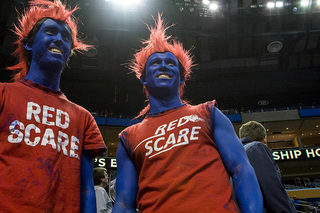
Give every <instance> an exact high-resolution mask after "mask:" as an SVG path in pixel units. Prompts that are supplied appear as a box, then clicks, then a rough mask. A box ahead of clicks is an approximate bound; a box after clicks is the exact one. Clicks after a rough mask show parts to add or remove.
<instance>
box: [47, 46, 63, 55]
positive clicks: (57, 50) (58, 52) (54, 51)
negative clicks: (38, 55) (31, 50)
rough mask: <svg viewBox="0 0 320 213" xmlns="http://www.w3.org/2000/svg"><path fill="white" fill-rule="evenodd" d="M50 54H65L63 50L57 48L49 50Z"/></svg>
mask: <svg viewBox="0 0 320 213" xmlns="http://www.w3.org/2000/svg"><path fill="white" fill-rule="evenodd" d="M49 51H50V52H53V53H56V54H63V52H62V50H60V49H57V48H54V47H53V48H50V49H49Z"/></svg>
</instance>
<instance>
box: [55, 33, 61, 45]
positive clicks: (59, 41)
mask: <svg viewBox="0 0 320 213" xmlns="http://www.w3.org/2000/svg"><path fill="white" fill-rule="evenodd" d="M54 43H55V44H57V45H62V36H61V34H60V33H57V34H56V36H55V40H54Z"/></svg>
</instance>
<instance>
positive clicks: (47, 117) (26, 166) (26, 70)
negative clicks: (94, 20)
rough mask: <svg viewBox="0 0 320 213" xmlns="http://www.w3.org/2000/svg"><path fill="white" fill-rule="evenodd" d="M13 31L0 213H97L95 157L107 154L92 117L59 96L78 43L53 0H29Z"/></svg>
mask: <svg viewBox="0 0 320 213" xmlns="http://www.w3.org/2000/svg"><path fill="white" fill-rule="evenodd" d="M29 3H30V7H29V8H28V9H26V10H25V11H24V12H23V13H22V14H21V16H20V17H19V20H18V24H17V25H16V26H15V30H14V32H15V34H16V36H17V41H16V42H15V44H16V45H17V49H16V51H15V52H14V54H15V55H16V56H17V57H18V60H19V63H18V64H17V65H15V66H12V67H9V69H11V70H14V71H15V72H16V74H15V76H14V78H13V81H14V82H11V83H0V143H1V146H0V196H1V197H2V199H0V206H1V212H85V213H91V212H92V213H95V212H96V205H95V193H94V186H93V177H92V170H93V161H92V159H93V157H94V156H97V155H100V154H102V153H103V152H104V151H105V150H106V146H105V143H104V141H103V138H102V136H101V133H100V131H99V128H98V126H97V124H96V122H95V120H94V118H93V116H92V115H91V114H90V113H89V112H88V111H87V110H85V109H84V108H82V107H80V106H79V105H77V104H75V103H72V102H71V101H69V100H68V99H67V97H66V96H65V95H64V94H63V92H62V91H61V90H60V77H61V73H62V70H63V68H64V67H65V66H66V64H67V61H68V60H69V56H70V55H71V53H73V52H74V51H81V50H82V51H85V50H87V49H88V48H90V46H88V45H86V44H84V43H82V42H81V40H80V39H79V36H78V32H77V23H76V20H75V19H74V17H72V14H73V12H74V11H76V10H77V9H78V8H77V7H75V8H73V9H70V8H67V6H66V5H65V4H63V3H61V2H60V1H59V0H54V1H48V0H33V1H29Z"/></svg>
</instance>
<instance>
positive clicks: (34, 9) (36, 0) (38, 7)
mask: <svg viewBox="0 0 320 213" xmlns="http://www.w3.org/2000/svg"><path fill="white" fill-rule="evenodd" d="M29 4H30V7H29V8H28V9H27V10H25V11H24V13H22V14H21V15H20V17H19V18H18V24H17V25H14V27H15V29H14V33H15V34H16V36H17V41H16V42H15V44H16V45H17V49H16V50H15V51H14V53H13V55H14V56H16V57H18V59H19V63H18V64H16V65H14V66H11V67H8V69H9V70H16V71H18V73H17V74H15V75H14V77H13V80H14V81H17V80H20V79H21V78H24V77H25V76H27V74H28V72H29V68H28V61H27V51H26V50H25V48H24V46H23V42H24V40H25V39H27V38H28V35H29V33H30V31H31V30H32V29H33V27H34V26H35V25H36V23H37V22H38V21H39V20H41V19H43V18H51V19H54V20H58V21H62V22H65V23H66V24H68V26H69V27H70V29H71V31H72V40H73V41H72V51H86V50H88V49H89V48H91V46H90V45H86V44H84V43H82V41H81V40H80V38H78V29H77V20H76V19H75V18H74V17H73V15H72V14H73V13H74V12H75V11H76V10H78V9H79V7H78V6H76V7H75V8H73V9H69V8H67V7H66V4H63V3H61V1H60V0H54V1H53V2H51V1H49V0H32V1H30V2H29Z"/></svg>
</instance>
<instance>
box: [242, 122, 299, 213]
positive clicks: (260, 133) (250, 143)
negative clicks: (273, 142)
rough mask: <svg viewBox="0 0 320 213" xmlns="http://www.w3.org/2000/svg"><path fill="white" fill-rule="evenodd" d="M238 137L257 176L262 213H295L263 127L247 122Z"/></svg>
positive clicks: (257, 123) (256, 123) (259, 124)
mask: <svg viewBox="0 0 320 213" xmlns="http://www.w3.org/2000/svg"><path fill="white" fill-rule="evenodd" d="M239 137H240V138H241V142H242V143H243V145H244V148H245V150H246V153H247V156H248V158H249V161H250V163H251V165H252V167H253V169H254V171H255V173H256V175H257V178H258V182H259V185H260V188H261V192H262V195H263V205H264V212H270V213H271V212H272V213H275V212H277V213H282V212H290V213H291V212H296V210H295V207H294V205H293V203H292V201H291V200H290V197H289V196H288V194H287V192H286V190H285V188H284V186H283V184H282V182H281V174H280V169H279V167H278V165H277V164H276V162H275V161H274V160H273V156H272V153H271V151H270V150H269V148H268V147H267V146H266V145H267V133H266V129H265V128H264V126H263V125H262V124H261V123H259V122H256V121H249V122H247V123H245V124H243V125H242V126H241V127H240V129H239Z"/></svg>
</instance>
